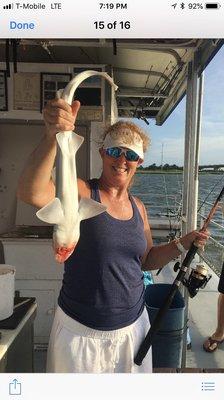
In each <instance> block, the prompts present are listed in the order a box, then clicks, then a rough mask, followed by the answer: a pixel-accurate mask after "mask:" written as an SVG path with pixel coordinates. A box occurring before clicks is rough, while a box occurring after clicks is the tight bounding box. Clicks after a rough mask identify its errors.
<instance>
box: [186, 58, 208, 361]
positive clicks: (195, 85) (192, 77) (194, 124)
mask: <svg viewBox="0 0 224 400" xmlns="http://www.w3.org/2000/svg"><path fill="white" fill-rule="evenodd" d="M198 61H199V60H198V56H197V54H195V55H194V59H193V60H192V61H191V62H190V63H189V65H188V80H187V96H186V124H185V152H184V174H183V181H184V182H183V208H182V234H183V235H185V234H186V233H188V232H190V231H192V230H194V229H196V228H197V204H198V163H199V149H200V133H201V115H202V91H203V77H202V78H200V80H199V79H198ZM184 296H185V303H186V308H185V325H186V324H187V319H188V293H187V291H186V290H184ZM185 363H186V333H185V335H184V343H183V351H182V367H184V366H185Z"/></svg>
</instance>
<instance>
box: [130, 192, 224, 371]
mask: <svg viewBox="0 0 224 400" xmlns="http://www.w3.org/2000/svg"><path fill="white" fill-rule="evenodd" d="M223 195H224V187H223V188H222V190H221V192H220V194H219V195H218V197H217V199H216V200H215V202H214V205H213V206H212V208H211V210H210V212H209V214H208V216H207V218H206V219H205V221H204V224H203V226H202V228H201V229H200V231H205V230H206V229H207V227H208V224H209V222H210V221H211V219H212V217H213V215H214V214H215V212H216V210H217V208H218V205H219V202H220V200H221V198H222V197H223ZM197 250H198V247H197V246H196V245H195V244H194V243H192V245H191V247H190V249H189V250H188V252H187V254H186V256H185V258H184V261H183V263H182V265H181V268H180V271H179V272H178V274H177V277H176V279H175V280H174V282H173V284H172V286H171V289H170V291H169V294H168V295H167V297H166V299H165V301H164V303H163V305H162V307H161V308H160V309H159V311H158V313H157V314H156V317H155V319H154V321H153V324H152V326H151V328H150V329H149V331H148V333H147V335H146V337H145V339H144V340H143V342H142V343H141V345H140V348H139V350H138V353H137V355H136V356H135V358H134V362H135V364H137V365H141V364H142V361H143V359H144V358H145V356H146V354H147V352H148V350H149V349H150V347H151V345H152V340H153V338H154V336H155V334H156V332H157V331H158V330H159V328H160V325H161V321H162V319H163V317H164V315H165V314H166V312H167V311H168V309H169V308H170V305H171V303H172V301H173V299H174V296H175V294H176V292H177V290H178V288H179V286H180V285H181V283H182V281H183V279H184V276H185V274H186V272H187V270H188V268H189V266H190V264H191V262H192V261H193V259H194V256H195V254H196V253H197Z"/></svg>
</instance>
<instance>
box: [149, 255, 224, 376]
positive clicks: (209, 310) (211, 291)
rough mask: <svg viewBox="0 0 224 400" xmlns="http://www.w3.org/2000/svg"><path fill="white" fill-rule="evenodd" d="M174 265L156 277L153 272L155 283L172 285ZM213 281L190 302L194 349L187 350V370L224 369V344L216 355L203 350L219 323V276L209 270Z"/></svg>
mask: <svg viewBox="0 0 224 400" xmlns="http://www.w3.org/2000/svg"><path fill="white" fill-rule="evenodd" d="M173 265H174V263H173V262H171V263H169V264H168V266H166V267H165V268H164V270H163V271H162V272H161V273H160V274H159V276H156V271H155V272H153V277H154V282H155V283H172V282H173V280H174V277H175V276H176V274H175V272H174V271H173ZM209 273H211V274H212V278H211V280H210V281H209V282H208V284H207V286H206V288H205V289H203V290H199V293H198V294H197V295H196V296H195V297H194V298H193V299H190V300H189V322H188V325H189V328H190V336H191V343H192V348H191V349H190V350H187V355H186V367H187V368H205V369H211V368H212V369H217V368H223V367H224V343H223V344H222V345H221V346H219V348H218V349H217V350H216V351H215V352H214V353H206V352H205V351H204V350H203V347H202V344H203V341H204V340H205V339H206V337H208V336H209V335H211V334H212V333H213V332H214V330H215V328H216V323H217V300H218V295H219V293H218V291H217V287H218V281H219V278H218V276H217V275H216V274H215V273H214V272H213V271H212V270H211V269H209Z"/></svg>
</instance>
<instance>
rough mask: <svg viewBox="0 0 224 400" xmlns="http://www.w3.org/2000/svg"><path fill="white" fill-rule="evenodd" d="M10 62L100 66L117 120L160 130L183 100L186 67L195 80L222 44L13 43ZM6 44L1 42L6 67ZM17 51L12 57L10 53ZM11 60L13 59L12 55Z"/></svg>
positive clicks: (124, 41)
mask: <svg viewBox="0 0 224 400" xmlns="http://www.w3.org/2000/svg"><path fill="white" fill-rule="evenodd" d="M11 42H14V46H13V47H14V51H12V52H11V53H12V54H11V55H10V61H15V54H16V60H17V61H18V62H23V63H24V62H25V63H29V62H32V63H35V62H37V63H45V62H46V63H49V62H52V63H68V64H71V63H72V64H75V63H78V64H92V65H93V64H98V65H99V64H103V65H105V66H110V68H111V71H108V72H111V73H113V76H114V80H115V82H116V84H117V85H118V86H119V90H118V91H117V93H116V98H117V106H118V115H119V117H125V118H139V119H143V120H145V121H146V120H147V119H148V118H153V119H155V120H156V124H157V125H162V124H163V122H164V121H165V120H166V119H167V117H168V116H169V115H170V114H171V113H172V111H173V110H174V108H175V107H176V106H177V104H178V103H179V102H180V100H181V99H182V98H183V96H184V94H185V93H186V88H187V76H188V64H189V62H190V61H192V60H193V59H195V55H196V59H197V64H198V65H197V67H198V68H197V71H198V74H200V73H201V72H202V71H203V70H204V69H205V67H206V65H207V64H208V63H209V62H210V60H211V59H212V58H213V57H214V55H215V54H216V53H217V51H218V50H219V48H220V47H221V46H222V44H223V42H224V41H223V40H219V39H215V40H211V39H119V40H118V39H116V40H113V39H103V40H102V39H74V40H73V39H72V40H71V39H69V40H60V39H57V40H54V39H50V40H47V39H30V40H28V39H21V40H18V39H16V40H12V41H11ZM5 49H6V41H5V40H1V41H0V59H1V60H2V61H3V60H4V61H5V54H6V51H5ZM15 49H16V51H15ZM13 54H14V55H13Z"/></svg>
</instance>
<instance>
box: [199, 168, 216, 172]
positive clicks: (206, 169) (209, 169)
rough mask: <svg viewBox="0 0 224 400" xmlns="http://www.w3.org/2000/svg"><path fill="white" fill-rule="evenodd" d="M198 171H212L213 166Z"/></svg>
mask: <svg viewBox="0 0 224 400" xmlns="http://www.w3.org/2000/svg"><path fill="white" fill-rule="evenodd" d="M200 171H214V168H213V167H205V168H201V170H200Z"/></svg>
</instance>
